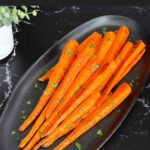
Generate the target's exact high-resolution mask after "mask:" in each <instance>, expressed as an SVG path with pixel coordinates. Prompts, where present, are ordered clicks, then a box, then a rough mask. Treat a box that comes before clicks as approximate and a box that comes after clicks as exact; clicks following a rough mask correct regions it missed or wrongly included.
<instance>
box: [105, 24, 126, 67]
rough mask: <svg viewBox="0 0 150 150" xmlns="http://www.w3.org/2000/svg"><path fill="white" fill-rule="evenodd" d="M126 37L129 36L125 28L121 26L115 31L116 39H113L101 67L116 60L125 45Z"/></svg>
mask: <svg viewBox="0 0 150 150" xmlns="http://www.w3.org/2000/svg"><path fill="white" fill-rule="evenodd" d="M128 36H129V30H128V28H127V27H125V26H121V27H120V28H119V29H118V30H117V32H116V38H115V40H114V42H113V44H112V46H111V48H110V49H109V51H108V52H107V54H106V58H105V61H104V62H103V65H105V64H107V63H110V62H111V61H112V60H113V59H115V58H116V56H117V55H118V53H119V51H120V50H121V48H122V47H123V45H124V44H125V42H126V40H127V38H128Z"/></svg>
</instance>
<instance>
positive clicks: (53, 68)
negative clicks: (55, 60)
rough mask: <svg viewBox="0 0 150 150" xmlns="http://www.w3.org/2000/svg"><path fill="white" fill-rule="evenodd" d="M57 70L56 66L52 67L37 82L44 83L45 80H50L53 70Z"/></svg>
mask: <svg viewBox="0 0 150 150" xmlns="http://www.w3.org/2000/svg"><path fill="white" fill-rule="evenodd" d="M55 69H57V64H56V65H55V66H54V67H52V68H51V69H50V70H48V71H47V72H46V73H45V74H44V75H43V76H41V77H40V78H39V79H38V81H40V82H44V81H46V80H47V79H49V78H51V77H52V76H53V75H54V70H55Z"/></svg>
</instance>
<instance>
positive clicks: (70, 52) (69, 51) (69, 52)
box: [68, 48, 72, 56]
mask: <svg viewBox="0 0 150 150" xmlns="http://www.w3.org/2000/svg"><path fill="white" fill-rule="evenodd" d="M71 54H72V50H71V49H70V48H69V49H68V55H69V56H70V55H71Z"/></svg>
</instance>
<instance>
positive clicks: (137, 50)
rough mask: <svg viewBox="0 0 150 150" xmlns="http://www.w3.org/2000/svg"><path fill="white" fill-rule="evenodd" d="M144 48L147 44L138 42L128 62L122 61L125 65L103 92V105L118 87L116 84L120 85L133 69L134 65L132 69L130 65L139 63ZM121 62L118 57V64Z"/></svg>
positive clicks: (131, 51)
mask: <svg viewBox="0 0 150 150" xmlns="http://www.w3.org/2000/svg"><path fill="white" fill-rule="evenodd" d="M144 48H145V44H144V43H143V42H142V41H138V42H137V44H136V45H135V46H134V48H132V49H131V50H130V52H129V55H128V58H127V60H126V61H123V60H121V61H122V62H123V64H122V66H121V67H120V69H119V70H118V71H117V72H116V74H115V76H114V77H113V78H112V79H111V80H110V82H109V84H108V85H107V86H106V88H105V90H104V92H103V97H102V98H101V99H100V101H101V103H102V102H103V101H104V99H105V98H106V97H107V95H108V94H109V93H110V91H111V90H112V88H113V87H114V86H115V85H116V83H118V82H119V81H120V80H121V79H122V78H123V76H125V75H126V74H127V73H128V72H129V70H130V69H131V67H133V65H132V66H131V67H128V66H129V65H130V64H134V65H135V64H136V63H137V61H138V60H139V59H140V57H139V58H138V59H136V58H137V57H138V56H139V54H140V53H141V52H142V51H143V49H144ZM121 59H122V58H121ZM119 60H120V57H119V56H118V57H117V58H116V62H117V61H119ZM98 103H100V102H98Z"/></svg>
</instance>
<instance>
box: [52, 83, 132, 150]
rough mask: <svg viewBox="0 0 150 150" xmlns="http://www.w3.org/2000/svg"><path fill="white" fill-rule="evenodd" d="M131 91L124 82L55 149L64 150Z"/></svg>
mask: <svg viewBox="0 0 150 150" xmlns="http://www.w3.org/2000/svg"><path fill="white" fill-rule="evenodd" d="M130 93H131V88H130V86H129V85H128V84H127V83H123V84H121V85H120V87H119V88H118V89H117V90H116V91H115V92H114V94H112V95H111V96H110V99H109V100H106V101H105V102H104V103H103V104H102V105H101V106H100V107H98V108H97V109H96V110H95V111H94V112H93V113H91V114H90V115H89V116H88V117H87V118H86V119H85V120H84V121H83V122H82V123H80V124H79V125H78V127H77V128H75V129H74V130H73V131H72V132H71V133H70V134H69V136H68V137H67V138H66V139H65V140H63V141H62V142H61V143H60V144H59V145H58V146H56V147H55V148H54V150H63V149H64V148H65V147H67V146H68V145H69V144H71V143H72V142H74V141H75V140H76V139H77V138H78V137H79V136H81V135H82V134H83V133H85V132H86V131H87V130H89V129H90V128H92V127H93V126H94V125H95V124H96V123H98V122H99V121H101V120H102V119H103V118H105V117H106V116H107V115H109V114H110V113H111V112H112V111H113V110H114V109H115V108H116V107H117V106H118V105H120V104H121V103H122V102H123V101H124V100H125V99H126V98H127V97H128V95H129V94H130Z"/></svg>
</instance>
